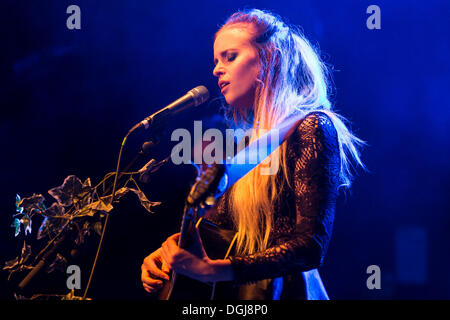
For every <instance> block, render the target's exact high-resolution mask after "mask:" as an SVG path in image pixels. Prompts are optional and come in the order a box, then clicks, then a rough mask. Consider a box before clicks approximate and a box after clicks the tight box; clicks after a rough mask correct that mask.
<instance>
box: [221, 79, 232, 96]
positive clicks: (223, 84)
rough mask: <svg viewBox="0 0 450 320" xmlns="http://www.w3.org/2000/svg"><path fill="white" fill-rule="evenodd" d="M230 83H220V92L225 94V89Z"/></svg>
mask: <svg viewBox="0 0 450 320" xmlns="http://www.w3.org/2000/svg"><path fill="white" fill-rule="evenodd" d="M229 84H230V83H229V82H228V81H219V88H220V92H222V93H223V91H224V89H225V88H226V87H227V86H228V85H229Z"/></svg>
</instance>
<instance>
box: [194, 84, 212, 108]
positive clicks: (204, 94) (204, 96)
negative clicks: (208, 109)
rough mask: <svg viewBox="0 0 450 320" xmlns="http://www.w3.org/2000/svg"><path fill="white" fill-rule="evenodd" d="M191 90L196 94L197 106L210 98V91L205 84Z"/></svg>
mask: <svg viewBox="0 0 450 320" xmlns="http://www.w3.org/2000/svg"><path fill="white" fill-rule="evenodd" d="M190 92H192V94H193V95H194V104H195V106H198V105H201V104H202V103H204V102H206V100H208V99H209V91H208V89H206V87H205V86H198V87H195V88H194V89H192V90H191V91H190Z"/></svg>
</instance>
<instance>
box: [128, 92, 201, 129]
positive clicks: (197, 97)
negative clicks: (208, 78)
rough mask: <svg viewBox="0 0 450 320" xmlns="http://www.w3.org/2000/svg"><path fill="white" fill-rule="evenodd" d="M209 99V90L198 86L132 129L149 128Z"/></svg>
mask: <svg viewBox="0 0 450 320" xmlns="http://www.w3.org/2000/svg"><path fill="white" fill-rule="evenodd" d="M208 99H209V91H208V89H206V87H204V86H198V87H195V88H194V89H192V90H190V91H188V92H187V93H186V94H185V95H184V96H182V97H181V98H179V99H177V100H175V101H174V102H172V103H171V104H169V105H168V106H166V107H164V108H163V109H161V110H159V111H157V112H155V113H154V114H152V115H150V116H148V117H147V118H145V119H144V120H142V121H141V122H139V123H138V124H136V125H135V126H134V127H133V128H132V129H131V130H130V132H131V131H134V130H136V129H137V128H140V127H144V128H145V129H148V128H149V127H150V126H151V125H152V124H153V123H155V122H163V121H166V120H167V119H168V118H169V117H171V116H173V115H176V114H178V113H179V112H181V111H184V110H186V109H188V108H190V107H192V106H194V107H196V106H198V105H201V104H202V103H204V102H205V101H206V100H208Z"/></svg>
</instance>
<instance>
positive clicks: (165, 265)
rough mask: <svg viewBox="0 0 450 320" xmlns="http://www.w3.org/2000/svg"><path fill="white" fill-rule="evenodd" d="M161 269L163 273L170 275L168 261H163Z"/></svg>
mask: <svg viewBox="0 0 450 320" xmlns="http://www.w3.org/2000/svg"><path fill="white" fill-rule="evenodd" d="M161 269H162V271H163V272H166V273H169V272H170V266H169V265H168V264H167V262H166V260H164V259H162V264H161Z"/></svg>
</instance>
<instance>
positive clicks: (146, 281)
mask: <svg viewBox="0 0 450 320" xmlns="http://www.w3.org/2000/svg"><path fill="white" fill-rule="evenodd" d="M141 270H142V272H141V281H142V285H143V286H144V289H145V290H146V291H147V292H149V293H153V292H156V291H158V290H159V289H161V287H162V285H163V281H162V280H161V279H164V280H169V279H170V278H169V272H170V267H169V265H168V264H167V263H166V262H165V261H164V259H163V258H162V255H161V248H159V249H158V250H156V251H155V252H153V253H151V254H150V255H149V256H148V257H146V258H145V259H144V262H143V263H142V266H141Z"/></svg>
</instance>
